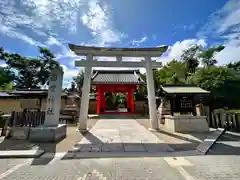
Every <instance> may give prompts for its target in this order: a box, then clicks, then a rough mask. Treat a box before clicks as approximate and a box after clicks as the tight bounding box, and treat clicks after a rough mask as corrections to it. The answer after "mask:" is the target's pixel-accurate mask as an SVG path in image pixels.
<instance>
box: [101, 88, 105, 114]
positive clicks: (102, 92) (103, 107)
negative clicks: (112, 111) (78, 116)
mask: <svg viewBox="0 0 240 180" xmlns="http://www.w3.org/2000/svg"><path fill="white" fill-rule="evenodd" d="M105 101H106V100H105V96H104V91H103V89H102V90H101V104H100V106H101V109H103V110H104V111H105V110H106V102H105Z"/></svg>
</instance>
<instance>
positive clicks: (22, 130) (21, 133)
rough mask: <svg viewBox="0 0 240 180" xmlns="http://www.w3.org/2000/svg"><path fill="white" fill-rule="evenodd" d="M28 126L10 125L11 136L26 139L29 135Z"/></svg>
mask: <svg viewBox="0 0 240 180" xmlns="http://www.w3.org/2000/svg"><path fill="white" fill-rule="evenodd" d="M29 131H30V128H29V127H12V128H11V136H12V138H13V139H17V140H27V139H28V136H29Z"/></svg>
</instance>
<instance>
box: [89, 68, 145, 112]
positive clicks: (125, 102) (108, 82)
mask: <svg viewBox="0 0 240 180" xmlns="http://www.w3.org/2000/svg"><path fill="white" fill-rule="evenodd" d="M141 84H144V81H143V80H142V79H141V77H140V71H139V70H94V71H93V76H92V86H95V87H96V90H97V114H116V113H117V114H134V113H135V99H134V92H135V91H136V89H137V87H138V86H139V85H141Z"/></svg>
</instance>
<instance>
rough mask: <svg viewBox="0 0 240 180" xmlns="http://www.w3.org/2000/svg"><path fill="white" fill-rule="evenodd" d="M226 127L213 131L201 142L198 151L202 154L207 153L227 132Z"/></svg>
mask: <svg viewBox="0 0 240 180" xmlns="http://www.w3.org/2000/svg"><path fill="white" fill-rule="evenodd" d="M225 131H226V130H225V129H223V128H218V129H216V130H215V131H214V132H212V133H211V134H210V135H209V136H208V137H207V138H206V139H204V141H203V142H202V143H201V144H199V146H198V147H197V148H196V150H197V153H198V154H201V155H206V154H207V152H208V151H209V149H210V148H211V147H212V146H213V145H214V144H215V142H216V141H217V140H218V138H220V136H221V135H222V134H223V133H225Z"/></svg>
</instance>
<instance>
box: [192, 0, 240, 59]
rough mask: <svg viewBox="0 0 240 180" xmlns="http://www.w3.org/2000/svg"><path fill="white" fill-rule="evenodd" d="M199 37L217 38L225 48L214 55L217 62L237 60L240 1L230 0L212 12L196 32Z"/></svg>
mask: <svg viewBox="0 0 240 180" xmlns="http://www.w3.org/2000/svg"><path fill="white" fill-rule="evenodd" d="M197 36H198V37H200V38H206V37H208V38H215V39H216V38H217V39H221V40H222V41H223V42H224V45H225V49H224V50H223V51H221V52H220V53H218V54H217V55H216V58H217V60H218V62H219V64H226V63H229V62H232V61H239V57H240V53H239V52H240V38H239V37H240V1H239V0H230V1H228V2H227V3H226V4H225V5H224V6H223V7H222V8H221V9H220V10H218V11H217V12H215V13H213V14H212V15H211V16H210V18H209V20H208V22H207V23H206V24H205V25H204V26H203V27H202V28H201V29H200V31H199V32H198V33H197Z"/></svg>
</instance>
